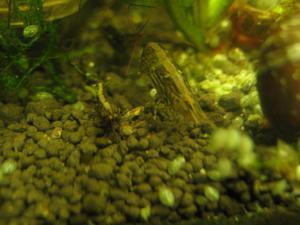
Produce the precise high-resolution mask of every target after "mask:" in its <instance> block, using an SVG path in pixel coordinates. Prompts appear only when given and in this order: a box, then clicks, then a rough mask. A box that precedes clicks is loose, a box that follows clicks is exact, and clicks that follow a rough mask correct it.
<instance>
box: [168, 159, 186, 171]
mask: <svg viewBox="0 0 300 225" xmlns="http://www.w3.org/2000/svg"><path fill="white" fill-rule="evenodd" d="M184 163H185V158H184V157H183V156H178V157H177V158H175V159H173V160H172V161H171V162H170V163H169V165H168V173H169V174H170V175H174V174H176V173H177V172H178V171H179V170H180V169H181V168H182V166H183V165H184Z"/></svg>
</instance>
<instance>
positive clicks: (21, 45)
mask: <svg viewBox="0 0 300 225" xmlns="http://www.w3.org/2000/svg"><path fill="white" fill-rule="evenodd" d="M79 1H80V0H79ZM76 2H77V1H76ZM44 4H45V1H43V0H27V1H21V0H8V1H7V3H5V2H4V1H2V3H1V5H0V7H2V9H3V10H2V11H3V12H2V13H1V16H2V20H1V21H0V49H1V51H0V97H2V98H3V97H5V96H10V95H11V94H16V93H18V91H19V90H20V87H22V86H23V85H24V84H26V82H27V81H28V78H29V77H30V75H32V73H33V72H34V71H35V70H36V69H37V68H39V67H41V66H42V67H43V69H44V70H45V71H46V72H47V73H48V74H49V75H50V76H51V78H52V79H53V81H54V87H38V88H39V89H41V90H47V91H50V90H51V92H52V93H53V94H55V95H59V96H60V97H63V98H65V99H66V100H68V101H74V99H75V98H74V96H72V94H70V91H69V90H68V89H67V88H66V87H65V85H64V84H63V82H62V80H61V78H60V77H59V76H58V75H57V74H58V73H57V71H56V70H55V68H54V66H53V63H52V60H53V58H55V57H57V55H58V54H56V53H57V52H58V43H59V35H58V30H57V24H55V23H53V22H50V21H48V20H53V19H55V18H56V17H57V16H58V18H60V17H59V15H54V18H52V17H51V18H46V16H45V15H44V14H45V12H44V11H45V10H44V7H43V6H44ZM5 11H7V14H5V13H4V12H5ZM64 14H66V12H64ZM64 14H63V15H62V16H64Z"/></svg>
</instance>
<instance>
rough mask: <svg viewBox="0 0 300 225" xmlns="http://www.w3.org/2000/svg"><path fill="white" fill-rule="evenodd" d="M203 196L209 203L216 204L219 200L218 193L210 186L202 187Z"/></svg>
mask: <svg viewBox="0 0 300 225" xmlns="http://www.w3.org/2000/svg"><path fill="white" fill-rule="evenodd" d="M204 195H205V197H206V198H207V199H208V200H209V201H212V202H217V201H219V198H220V193H219V191H218V190H217V189H215V188H214V187H211V186H205V187H204Z"/></svg>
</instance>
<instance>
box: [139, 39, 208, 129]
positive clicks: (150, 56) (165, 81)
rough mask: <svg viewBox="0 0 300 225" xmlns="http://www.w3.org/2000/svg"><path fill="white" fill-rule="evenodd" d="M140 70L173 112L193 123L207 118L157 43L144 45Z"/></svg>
mask: <svg viewBox="0 0 300 225" xmlns="http://www.w3.org/2000/svg"><path fill="white" fill-rule="evenodd" d="M141 71H142V72H143V73H145V74H148V75H149V76H150V78H151V80H152V82H153V85H154V88H155V89H156V90H157V92H158V94H159V97H160V98H161V99H162V100H163V102H164V103H165V104H167V105H169V106H170V107H171V108H172V109H173V110H174V112H177V113H181V114H182V116H184V117H185V118H187V119H190V120H191V121H193V122H194V123H200V122H201V121H202V122H203V121H204V120H206V121H207V120H208V119H207V116H206V115H205V113H204V112H203V111H202V109H201V107H200V105H199V104H198V102H197V101H196V100H195V98H194V96H193V94H192V92H191V90H190V88H189V85H188V84H187V82H186V81H185V79H184V78H183V76H182V73H181V72H180V71H179V70H178V68H177V67H176V66H175V65H174V64H173V63H172V61H171V60H170V58H169V57H168V56H167V54H166V52H165V51H164V50H163V49H162V48H161V47H160V46H159V44H157V43H153V42H152V43H149V44H147V45H146V47H145V48H144V51H143V54H142V60H141Z"/></svg>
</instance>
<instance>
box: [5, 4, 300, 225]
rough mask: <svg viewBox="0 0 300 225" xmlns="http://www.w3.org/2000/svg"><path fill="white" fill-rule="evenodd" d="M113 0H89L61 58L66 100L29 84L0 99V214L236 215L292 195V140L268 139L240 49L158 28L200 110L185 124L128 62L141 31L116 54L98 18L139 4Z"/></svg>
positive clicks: (173, 219) (32, 221) (158, 219)
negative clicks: (199, 48)
mask: <svg viewBox="0 0 300 225" xmlns="http://www.w3.org/2000/svg"><path fill="white" fill-rule="evenodd" d="M116 8H117V9H114V10H113V8H111V6H109V4H107V5H105V4H103V5H102V7H100V8H97V10H96V11H95V12H94V13H93V14H92V15H91V17H90V18H89V19H87V21H86V24H85V25H84V26H83V28H82V29H83V31H82V33H80V34H79V35H78V37H77V38H78V39H79V42H80V43H81V44H80V45H79V46H77V49H74V51H72V52H71V53H69V54H70V56H69V57H70V60H72V63H73V66H70V65H69V64H68V63H66V62H61V64H62V73H63V78H64V80H65V83H66V84H67V85H69V86H70V87H71V89H72V90H73V91H74V93H75V94H76V96H77V99H78V100H77V102H75V103H66V102H64V101H63V100H62V99H60V98H58V97H56V96H54V95H53V94H51V93H50V92H47V91H40V92H31V90H30V88H28V89H27V90H25V91H24V93H25V94H24V95H19V96H17V97H15V98H11V99H6V100H3V101H2V100H1V101H0V224H7V225H18V224H20V225H21V224H22V225H24V224H28V225H39V224H57V225H69V224H72V225H83V224H87V225H94V224H95V225H96V224H112V225H114V224H168V223H172V224H181V223H182V222H183V221H189V220H193V221H194V220H196V221H200V222H198V223H197V222H195V223H194V222H193V223H191V224H202V222H203V221H218V220H219V221H222V224H223V223H224V224H227V223H226V222H224V219H228V218H235V220H233V221H235V222H232V223H230V224H238V223H237V221H239V219H238V218H239V217H240V216H245V215H246V216H247V218H249V220H250V218H251V217H252V216H255V215H257V214H260V213H264V212H269V211H272V210H281V209H287V210H288V209H289V207H291V206H294V205H296V206H299V199H300V189H299V182H300V158H299V148H300V146H299V143H297V142H286V141H283V140H279V139H278V138H277V136H276V135H275V134H274V131H273V130H272V129H271V128H270V127H269V126H268V124H267V123H266V121H265V119H264V118H263V116H262V113H261V109H260V107H259V100H258V97H257V92H256V89H255V70H254V69H253V66H252V63H251V62H250V61H249V60H248V59H247V57H246V55H245V53H244V52H243V51H242V50H241V49H239V48H232V49H229V50H228V52H219V53H217V54H213V55H204V54H202V53H196V51H195V50H194V49H192V48H191V47H190V45H187V44H186V42H183V43H182V45H177V43H176V42H175V43H173V42H172V39H170V38H169V37H170V36H168V35H167V36H164V35H162V37H161V38H164V37H166V38H167V40H168V44H165V45H163V47H164V49H167V51H168V54H169V57H170V59H172V60H173V61H174V62H176V63H177V64H178V65H179V66H178V67H179V68H181V70H182V71H183V74H184V75H185V76H186V77H185V79H187V80H188V82H189V85H190V87H191V89H192V91H193V92H194V94H195V96H196V99H197V100H198V102H199V105H200V106H201V108H202V109H203V111H204V112H205V113H206V115H207V117H208V118H207V120H203V121H202V122H200V123H198V124H195V123H193V122H192V121H188V120H186V119H185V118H182V117H180V115H177V113H176V112H175V113H174V112H172V110H170V108H169V107H168V106H167V105H165V104H163V103H162V102H161V101H160V100H159V96H157V95H156V94H153V86H152V84H151V82H150V79H149V75H147V74H145V73H144V72H140V69H139V59H140V53H141V51H142V48H143V45H142V44H141V43H140V45H137V46H135V47H134V48H133V51H132V60H129V61H128V62H123V63H120V62H119V61H118V59H119V58H118V57H117V55H118V54H120V52H118V49H115V48H114V46H111V43H109V41H107V37H105V35H104V34H102V31H101V26H102V25H103V24H102V23H104V22H105V23H109V25H112V26H115V27H116V28H117V29H120V30H126V29H132V28H131V27H130V26H133V27H134V28H136V27H139V26H140V25H141V24H142V23H143V21H142V20H138V19H137V17H138V18H142V17H143V15H144V14H143V13H144V11H143V10H141V11H139V10H137V11H134V15H135V16H132V15H131V14H130V15H129V14H128V11H127V10H126V9H122V8H118V7H116ZM124 17H126V18H127V19H126V21H125V20H124ZM127 20H128V21H130V23H132V24H131V25H130V26H129V25H128V22H127ZM154 22H157V23H158V24H159V23H161V21H160V20H159V18H157V21H155V20H154ZM154 22H153V24H154V25H153V24H151V23H149V25H147V26H148V27H147V26H146V27H145V32H146V34H147V32H149V35H150V36H151V32H153V31H151V30H154V31H155V32H156V31H157V30H155V27H156V26H157V24H155V23H154ZM128 26H129V27H128ZM171 31H172V30H171ZM171 31H169V32H171ZM157 32H158V31H157ZM172 32H173V31H172ZM145 36H146V35H145ZM145 39H146V38H145ZM157 39H158V40H151V41H159V39H160V36H159V35H158V38H157ZM125 40H126V39H125ZM142 40H143V37H142ZM178 46H179V47H178ZM95 48H96V49H97V51H96V50H93V51H89V50H87V49H95ZM126 51H128V49H127V50H126ZM124 52H125V50H124ZM74 64H75V65H77V67H75V66H74ZM95 67H96V69H95ZM128 67H129V69H128ZM78 68H80V70H79V69H78ZM100 71H101V72H100ZM128 71H129V72H128ZM42 73H43V71H37V72H35V73H34V74H33V80H32V81H31V83H30V84H31V85H35V84H36V83H38V82H41V81H40V79H41V78H40V77H43V74H42ZM43 79H45V80H47V79H48V78H47V76H46V77H44V78H43ZM99 82H103V84H104V88H105V89H104V90H105V96H103V99H102V102H101V99H100V101H99V99H98V98H97V85H98V84H99ZM25 89H26V88H25ZM151 91H152V92H151ZM151 93H152V94H151ZM105 97H107V99H104V98H105ZM104 103H107V104H111V107H112V112H111V114H109V113H108V111H107V110H106V111H105V110H103V105H104ZM101 104H102V108H101ZM178 114H179V113H178ZM201 221H202V222H201ZM241 221H245V220H244V219H241ZM212 224H213V223H212ZM219 224H221V222H220V223H219ZM241 224H242V222H241ZM243 224H246V223H245V222H243Z"/></svg>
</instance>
